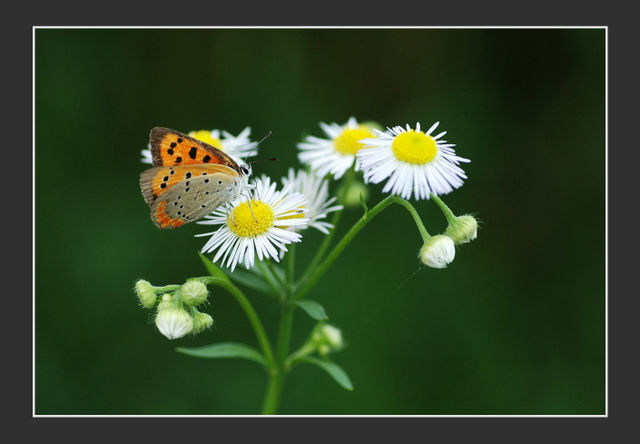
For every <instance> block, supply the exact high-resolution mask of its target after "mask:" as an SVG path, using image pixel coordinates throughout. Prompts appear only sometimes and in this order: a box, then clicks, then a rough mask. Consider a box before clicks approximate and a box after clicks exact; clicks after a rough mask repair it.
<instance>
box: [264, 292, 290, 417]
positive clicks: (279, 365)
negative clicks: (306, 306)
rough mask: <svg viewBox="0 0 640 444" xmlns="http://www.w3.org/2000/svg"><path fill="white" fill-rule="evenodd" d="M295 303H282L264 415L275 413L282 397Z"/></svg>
mask: <svg viewBox="0 0 640 444" xmlns="http://www.w3.org/2000/svg"><path fill="white" fill-rule="evenodd" d="M294 310H295V305H293V304H292V303H291V302H288V301H287V302H285V303H284V304H283V305H282V317H281V319H280V331H279V332H278V344H277V348H276V361H275V365H274V366H272V367H271V369H270V372H269V384H268V386H267V392H266V393H265V397H264V402H263V405H262V414H263V415H275V414H276V412H277V410H278V406H279V405H280V398H281V395H282V387H283V385H284V377H285V375H286V372H287V368H286V359H287V354H288V353H289V344H290V342H291V328H292V325H293V312H294Z"/></svg>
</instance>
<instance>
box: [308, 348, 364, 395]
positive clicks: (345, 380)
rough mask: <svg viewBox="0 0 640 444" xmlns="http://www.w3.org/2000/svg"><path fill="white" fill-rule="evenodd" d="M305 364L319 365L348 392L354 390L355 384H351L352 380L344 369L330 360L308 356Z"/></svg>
mask: <svg viewBox="0 0 640 444" xmlns="http://www.w3.org/2000/svg"><path fill="white" fill-rule="evenodd" d="M303 362H308V363H310V364H315V365H317V366H318V367H320V368H321V369H323V370H324V371H326V372H327V373H329V376H331V377H332V378H333V379H334V381H336V382H337V383H338V384H340V385H341V386H342V387H343V388H345V389H347V390H353V384H352V383H351V379H349V376H347V374H346V373H345V371H344V370H342V367H340V366H339V365H338V364H336V363H335V362H333V361H330V360H329V359H326V358H325V359H317V358H312V357H310V356H307V357H306V358H304V360H303Z"/></svg>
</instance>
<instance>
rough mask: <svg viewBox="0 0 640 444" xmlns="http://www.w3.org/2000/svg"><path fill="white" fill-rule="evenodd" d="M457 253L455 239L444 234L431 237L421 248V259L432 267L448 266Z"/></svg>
mask: <svg viewBox="0 0 640 444" xmlns="http://www.w3.org/2000/svg"><path fill="white" fill-rule="evenodd" d="M455 255H456V248H455V244H454V243H453V240H452V239H451V238H450V237H449V236H445V235H443V234H439V235H437V236H433V237H431V238H430V239H429V240H428V241H426V242H425V243H424V245H423V246H422V248H421V249H420V260H421V261H422V262H423V263H424V264H425V265H427V266H428V267H431V268H446V266H447V265H448V264H450V263H451V262H453V258H454V257H455Z"/></svg>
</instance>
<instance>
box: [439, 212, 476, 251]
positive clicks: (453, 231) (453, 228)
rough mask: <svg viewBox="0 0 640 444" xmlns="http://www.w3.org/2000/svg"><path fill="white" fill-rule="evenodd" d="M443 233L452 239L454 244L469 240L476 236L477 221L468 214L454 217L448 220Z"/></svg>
mask: <svg viewBox="0 0 640 444" xmlns="http://www.w3.org/2000/svg"><path fill="white" fill-rule="evenodd" d="M445 234H446V235H447V236H449V237H450V238H451V239H453V242H454V243H455V244H456V245H460V244H464V243H467V242H471V241H472V240H474V239H475V238H476V237H477V236H478V221H477V220H476V219H475V218H474V217H473V216H471V215H468V214H465V215H463V216H458V217H455V218H454V219H453V220H451V221H450V222H449V226H448V227H447V230H446V231H445Z"/></svg>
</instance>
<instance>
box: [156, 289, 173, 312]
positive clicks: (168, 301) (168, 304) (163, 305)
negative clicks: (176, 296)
mask: <svg viewBox="0 0 640 444" xmlns="http://www.w3.org/2000/svg"><path fill="white" fill-rule="evenodd" d="M172 301H173V298H172V297H171V295H170V294H169V293H165V294H163V295H162V301H161V302H160V303H159V304H158V308H157V310H158V312H161V311H162V310H166V309H168V308H173V302H172Z"/></svg>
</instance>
